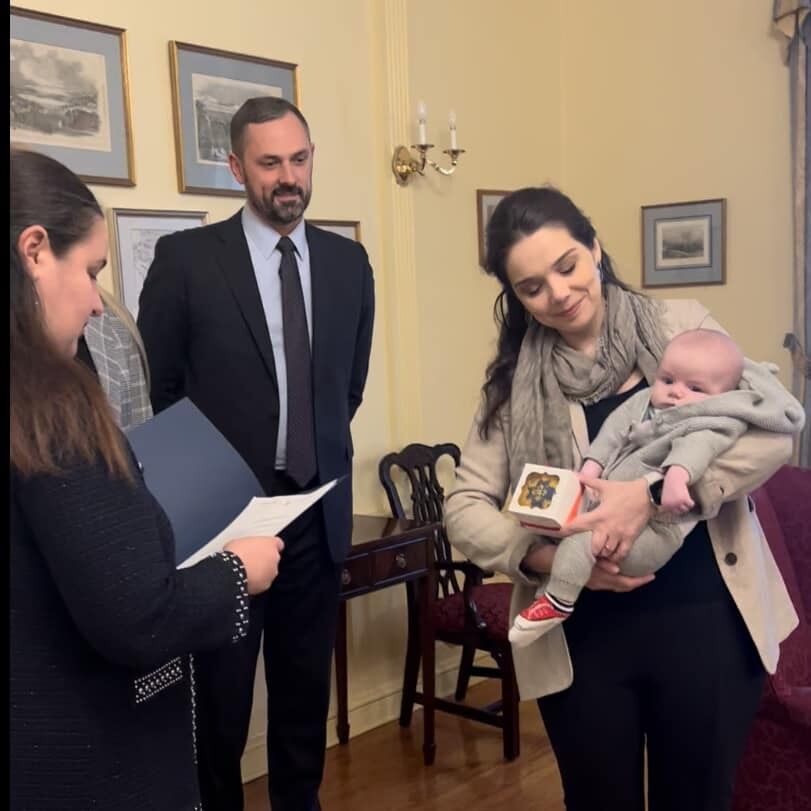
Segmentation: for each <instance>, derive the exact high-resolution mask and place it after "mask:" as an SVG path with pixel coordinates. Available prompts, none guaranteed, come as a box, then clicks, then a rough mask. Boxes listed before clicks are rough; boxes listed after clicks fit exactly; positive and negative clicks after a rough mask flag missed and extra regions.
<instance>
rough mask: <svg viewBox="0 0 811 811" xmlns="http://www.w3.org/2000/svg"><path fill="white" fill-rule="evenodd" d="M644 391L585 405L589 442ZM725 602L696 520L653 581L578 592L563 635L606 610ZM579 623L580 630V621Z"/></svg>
mask: <svg viewBox="0 0 811 811" xmlns="http://www.w3.org/2000/svg"><path fill="white" fill-rule="evenodd" d="M646 387H647V383H646V382H645V381H644V380H643V381H641V382H640V383H639V384H638V385H636V386H634V387H633V388H632V389H629V390H628V391H625V392H623V393H622V394H614V395H612V396H610V397H606V398H605V399H603V400H601V401H600V402H598V403H594V404H593V405H590V406H585V412H586V425H587V428H588V434H589V441H592V440H593V439H594V437H596V436H597V434H598V433H599V430H600V428H601V427H602V424H603V422H604V421H605V420H606V418H607V417H608V415H609V414H610V413H611V412H612V411H613V410H614V409H615V408H617V407H618V406H620V405H621V404H622V403H623V402H625V401H626V400H627V399H628V398H629V397H631V396H632V395H634V394H636V393H637V392H639V391H642V390H643V389H644V388H646ZM724 599H728V591H727V588H726V586H725V585H724V581H723V579H722V578H721V572H720V570H719V569H718V564H717V563H716V560H715V555H714V554H713V551H712V545H711V542H710V536H709V534H708V533H707V524H706V522H704V521H700V522H699V523H698V524H697V525H696V527H695V528H694V529H693V530H692V532H690V534H689V535H687V537H686V538H685V539H684V544H683V545H682V547H681V549H679V550H678V552H676V554H675V555H673V557H672V558H671V559H670V560H669V561H668V562H667V563H666V564H665V565H664V566H663V567H662V568H661V569H659V571H658V572H657V573H656V579H655V580H654V581H653V582H651V583H648V584H647V585H645V586H641V587H640V588H638V589H635V590H634V591H630V592H622V593H621V592H613V591H591V590H589V589H583V591H582V592H581V594H580V596H579V597H578V600H577V610H576V611H575V612H574V614H572V616H571V618H570V619H568V620H567V621H566V623H565V625H564V627H565V629H566V633H567V636H568V635H569V634H570V633H576V632H577V630H578V629H579V628H581V627H586V626H588V625H590V624H591V623H592V622H594V621H596V619H597V617H602V616H604V615H605V614H606V613H608V612H611V613H612V615H613V613H614V612H617V613H622V612H626V611H629V612H634V613H636V612H638V611H647V610H651V609H656V608H658V607H664V606H667V605H672V604H676V603H679V604H685V603H699V602H714V601H716V600H724ZM581 622H583V626H581V625H580V623H581Z"/></svg>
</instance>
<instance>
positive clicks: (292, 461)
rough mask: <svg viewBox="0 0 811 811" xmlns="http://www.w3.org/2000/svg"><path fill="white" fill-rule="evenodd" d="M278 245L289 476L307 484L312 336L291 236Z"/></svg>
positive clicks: (311, 459)
mask: <svg viewBox="0 0 811 811" xmlns="http://www.w3.org/2000/svg"><path fill="white" fill-rule="evenodd" d="M276 247H277V248H278V249H279V252H280V253H281V255H282V261H281V264H280V265H279V276H281V280H282V321H283V324H284V357H285V362H286V364H287V475H288V476H290V478H291V479H293V481H295V482H296V484H298V485H299V486H300V487H306V486H307V485H308V484H309V483H310V482H311V481H312V480H313V478H314V477H315V474H316V469H317V465H316V457H315V428H314V417H313V383H312V369H311V360H310V336H309V332H308V330H307V314H306V311H305V309H304V294H303V293H302V291H301V277H300V276H299V272H298V264H297V263H296V248H295V245H293V242H292V241H291V239H290V238H289V237H282V238H281V239H280V240H279V242H278V245H277V246H276Z"/></svg>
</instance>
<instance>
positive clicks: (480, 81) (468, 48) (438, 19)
mask: <svg viewBox="0 0 811 811" xmlns="http://www.w3.org/2000/svg"><path fill="white" fill-rule="evenodd" d="M408 5H409V20H410V29H409V42H410V43H412V47H411V48H410V51H409V56H410V64H409V82H410V86H411V89H412V92H413V97H414V104H415V105H416V101H417V99H420V98H422V99H424V100H425V102H426V105H427V107H428V140H429V142H432V143H435V144H437V147H436V148H435V149H434V153H437V155H441V150H442V149H447V148H448V146H449V133H448V110H449V109H450V108H454V109H455V110H456V114H457V118H458V132H459V145H460V146H461V147H463V148H465V149H466V150H468V151H467V152H466V154H464V155H462V156H461V158H460V163H459V167H458V169H457V173H456V174H455V175H454V176H453V177H452V178H447V177H441V176H440V175H438V174H437V173H436V172H434V171H432V170H428V172H427V175H426V176H425V177H424V178H418V179H417V180H416V181H412V185H413V187H414V188H413V192H411V191H410V189H409V193H413V195H414V201H415V215H416V216H415V222H416V238H415V246H416V255H417V289H418V301H419V304H418V319H419V331H418V340H419V358H420V378H419V380H420V386H419V388H420V390H421V391H422V392H423V397H422V402H421V408H422V421H423V424H422V427H423V436H424V438H425V441H426V442H447V441H454V442H457V443H459V444H461V443H462V442H463V441H464V438H465V435H466V433H467V429H468V426H469V424H470V421H471V420H472V418H473V414H474V411H475V409H476V407H477V405H478V402H479V399H478V398H479V389H480V387H481V384H482V382H483V376H484V369H485V366H486V365H487V363H488V362H489V361H490V359H491V357H492V355H493V352H494V350H495V336H496V329H495V326H494V324H493V320H492V315H491V314H492V308H493V302H494V300H495V297H496V295H497V293H498V291H499V287H498V284H497V282H496V281H495V280H493V279H491V278H490V277H489V276H486V275H485V274H484V272H483V271H482V270H481V268H480V267H479V260H478V242H477V230H476V189H513V188H518V187H519V186H522V185H527V184H529V183H537V182H542V181H544V180H547V179H554V180H557V179H558V178H559V177H560V173H561V166H562V152H563V144H562V142H561V128H560V116H559V110H560V107H561V85H560V81H561V75H560V70H561V44H560V37H559V32H560V25H561V23H560V3H559V1H558V0H541V2H536V3H527V2H523V0H517V1H512V2H504V3H499V4H498V5H497V6H496V5H494V4H493V3H492V2H489V1H488V0H472V1H471V0H445V2H442V3H436V2H432V0H411V2H409V4H408ZM427 20H430V25H427V24H426V21H427ZM454 31H456V32H457V34H456V36H454V34H453V33H451V32H454ZM462 32H464V33H462ZM410 135H411V136H412V138H414V139H416V136H417V133H416V125H415V128H414V130H413V131H412V132H411V133H410ZM437 155H435V159H438V157H437ZM441 157H442V159H443V165H445V164H446V163H447V156H446V155H441Z"/></svg>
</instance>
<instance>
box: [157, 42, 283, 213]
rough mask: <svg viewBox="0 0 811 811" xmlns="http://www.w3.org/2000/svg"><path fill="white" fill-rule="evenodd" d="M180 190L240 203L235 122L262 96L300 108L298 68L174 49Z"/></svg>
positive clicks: (175, 45)
mask: <svg viewBox="0 0 811 811" xmlns="http://www.w3.org/2000/svg"><path fill="white" fill-rule="evenodd" d="M169 67H170V72H171V78H172V109H173V113H174V125H175V151H176V155H177V177H178V188H179V190H180V192H181V193H185V194H216V195H223V196H228V197H241V196H242V195H243V194H244V190H243V188H242V186H241V185H240V184H239V183H237V182H236V180H234V178H233V176H232V175H231V170H230V169H229V168H228V152H229V151H230V134H229V126H230V122H231V117H232V116H233V114H234V113H235V112H236V110H237V109H238V108H239V107H240V106H241V105H242V103H243V102H244V101H245V100H246V99H249V98H252V97H255V96H261V95H271V96H280V97H282V98H285V99H287V100H288V101H291V102H293V104H295V105H296V106H298V105H299V90H298V87H299V81H298V66H297V65H295V64H293V63H292V62H280V61H278V60H275V59H265V58H264V57H260V56H251V55H248V54H239V53H233V52H231V51H222V50H219V49H217V48H208V47H204V46H202V45H191V44H189V43H188V42H175V41H172V42H170V43H169Z"/></svg>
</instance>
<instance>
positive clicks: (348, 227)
mask: <svg viewBox="0 0 811 811" xmlns="http://www.w3.org/2000/svg"><path fill="white" fill-rule="evenodd" d="M307 222H308V223H310V225H316V226H318V228H323V229H324V230H325V231H332V233H333V234H338V235H339V236H342V237H346V238H347V239H354V240H355V242H360V223H359V222H358V221H357V220H309V219H308V220H307Z"/></svg>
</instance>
